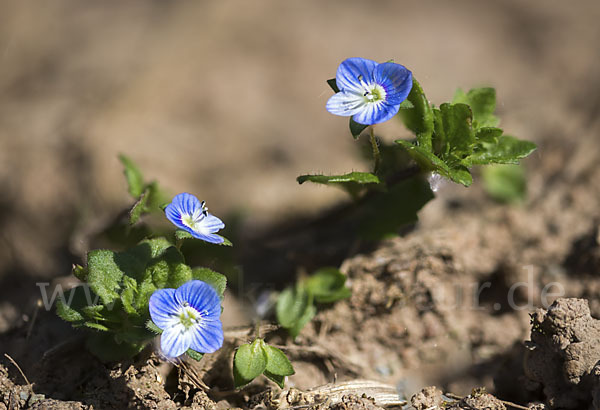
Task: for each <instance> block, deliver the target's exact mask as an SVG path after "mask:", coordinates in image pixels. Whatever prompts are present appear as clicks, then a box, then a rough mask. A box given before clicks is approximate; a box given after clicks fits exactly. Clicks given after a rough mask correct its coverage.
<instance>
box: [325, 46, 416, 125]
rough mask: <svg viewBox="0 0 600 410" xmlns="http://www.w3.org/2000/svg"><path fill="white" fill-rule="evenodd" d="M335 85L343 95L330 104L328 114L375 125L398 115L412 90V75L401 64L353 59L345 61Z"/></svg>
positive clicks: (338, 72)
mask: <svg viewBox="0 0 600 410" xmlns="http://www.w3.org/2000/svg"><path fill="white" fill-rule="evenodd" d="M335 82H336V84H337V86H338V88H339V90H340V92H338V93H336V94H334V95H333V96H332V97H331V98H330V99H329V101H327V106H326V108H327V111H329V112H330V113H332V114H335V115H341V116H344V117H349V116H352V119H353V120H354V121H355V122H357V123H359V124H363V125H372V124H378V123H380V122H384V121H387V120H389V119H390V118H392V117H393V116H394V115H396V113H397V112H398V110H399V109H400V103H402V101H404V100H405V99H406V97H408V93H410V90H411V88H412V73H411V72H410V71H409V70H408V69H407V68H406V67H404V66H402V65H400V64H396V63H381V64H379V63H377V62H376V61H373V60H367V59H365V58H358V57H354V58H348V59H347V60H344V61H342V63H341V64H340V66H339V67H338V69H337V73H336V75H335Z"/></svg>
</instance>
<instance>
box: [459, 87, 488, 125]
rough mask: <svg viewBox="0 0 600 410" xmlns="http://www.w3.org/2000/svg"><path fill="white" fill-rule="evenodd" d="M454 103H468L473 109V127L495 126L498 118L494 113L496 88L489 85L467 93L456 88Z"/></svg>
mask: <svg viewBox="0 0 600 410" xmlns="http://www.w3.org/2000/svg"><path fill="white" fill-rule="evenodd" d="M452 102H453V103H454V104H456V103H462V104H467V105H469V106H470V107H471V110H472V111H473V128H474V129H479V128H482V127H495V126H496V125H498V118H496V116H495V115H494V111H495V110H496V90H494V89H493V88H489V87H483V88H473V89H471V90H469V92H468V93H466V94H465V92H464V91H463V90H461V89H460V88H459V89H458V90H456V94H454V99H453V100H452Z"/></svg>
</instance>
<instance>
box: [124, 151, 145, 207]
mask: <svg viewBox="0 0 600 410" xmlns="http://www.w3.org/2000/svg"><path fill="white" fill-rule="evenodd" d="M119 160H121V163H122V164H123V166H124V167H125V168H124V170H123V173H124V174H125V178H126V179H127V185H128V186H129V194H130V195H131V196H132V197H134V198H138V197H139V196H140V195H142V192H144V177H143V176H142V173H141V171H140V170H139V168H138V167H137V166H136V165H135V163H134V162H133V161H132V160H131V159H130V158H129V157H127V156H125V155H123V154H121V155H119Z"/></svg>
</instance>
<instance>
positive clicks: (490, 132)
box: [475, 127, 503, 144]
mask: <svg viewBox="0 0 600 410" xmlns="http://www.w3.org/2000/svg"><path fill="white" fill-rule="evenodd" d="M502 132H503V131H502V129H501V128H495V127H483V128H479V129H478V130H477V132H476V133H475V139H476V140H477V142H479V143H482V142H485V143H488V144H497V143H498V138H500V136H501V135H502Z"/></svg>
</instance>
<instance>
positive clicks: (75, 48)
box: [0, 0, 600, 330]
mask: <svg viewBox="0 0 600 410" xmlns="http://www.w3.org/2000/svg"><path fill="white" fill-rule="evenodd" d="M598 21H600V3H598V1H597V0H573V1H569V2H566V1H564V0H527V1H524V0H487V1H481V0H453V1H442V0H415V1H399V0H394V1H392V0H387V1H386V0H380V1H370V2H366V1H351V0H343V1H342V0H335V1H306V0H303V1H299V0H297V1H285V2H284V1H273V0H271V1H265V0H254V1H243V0H232V1H212V2H209V1H195V2H178V1H127V2H122V1H102V2H81V1H71V0H60V1H59V0H56V1H52V2H41V1H9V0H4V1H2V2H0V193H1V194H0V304H2V306H0V312H2V315H3V317H1V318H0V329H2V330H6V326H9V323H12V324H14V323H15V322H14V321H15V318H18V317H19V315H20V313H21V309H22V308H23V305H21V306H19V303H17V299H18V297H17V296H15V295H19V294H20V293H19V292H20V290H21V291H23V290H24V289H25V288H26V287H27V288H30V287H31V284H32V283H34V282H35V281H36V280H49V279H51V278H53V277H56V276H59V275H66V274H68V273H69V271H70V266H71V264H72V263H73V262H80V261H79V260H73V259H74V253H73V249H72V242H70V241H71V240H72V237H73V234H74V232H77V231H80V230H85V229H87V228H88V227H90V226H93V225H94V224H98V223H101V222H98V221H106V220H107V219H110V218H112V217H114V216H115V215H116V214H118V213H119V212H120V211H121V210H122V209H124V208H125V207H127V206H129V205H130V204H131V203H132V200H131V198H130V197H129V196H128V194H127V192H126V184H125V180H124V178H123V175H122V167H121V164H120V163H119V161H118V158H117V155H118V154H119V153H124V154H126V155H128V156H129V157H131V158H132V159H133V160H134V161H135V162H136V163H137V164H138V165H139V166H140V168H141V169H142V170H143V171H144V173H145V175H146V176H147V177H148V178H149V179H155V180H157V181H158V182H159V183H160V184H161V186H162V187H163V188H165V189H166V190H168V191H170V192H171V193H173V194H174V193H177V192H182V191H188V192H191V193H194V194H195V195H197V196H198V197H199V198H201V199H204V200H206V201H207V203H208V206H209V208H210V210H211V212H213V213H215V214H216V215H219V216H225V215H228V214H231V213H234V212H238V213H243V214H244V215H245V218H244V226H245V227H246V228H247V229H253V228H256V227H261V226H266V225H268V224H272V223H275V222H277V221H283V220H286V219H287V218H290V217H292V216H294V215H307V214H315V213H316V212H318V211H319V210H321V209H323V208H324V207H327V206H328V205H330V204H333V203H335V202H336V201H339V200H340V199H341V198H344V195H343V193H341V192H338V191H336V190H335V189H328V188H325V187H319V186H308V185H302V186H300V185H298V184H297V183H296V182H295V177H296V176H297V175H300V174H304V173H314V172H322V173H326V174H329V173H332V174H333V173H340V172H349V171H351V170H366V169H367V168H368V165H367V164H365V163H363V162H361V160H360V159H359V155H358V150H357V149H356V142H354V141H353V139H352V138H351V136H350V134H349V132H348V129H347V119H346V118H340V117H335V116H333V115H330V114H329V113H328V112H327V111H326V110H325V103H326V101H327V99H328V98H329V96H330V95H331V90H330V89H329V87H328V86H327V84H326V82H325V80H327V79H329V78H332V77H334V76H335V71H336V69H337V66H338V65H339V63H340V62H341V61H342V60H344V59H345V58H347V57H354V56H356V57H365V58H370V59H374V60H378V61H385V60H389V59H394V61H395V62H397V63H400V64H403V65H405V66H407V67H408V68H409V69H411V70H412V71H413V73H414V75H415V77H416V78H417V79H418V80H419V82H420V83H421V85H422V86H423V88H424V90H425V92H426V93H427V95H428V97H429V99H430V100H431V102H432V103H434V104H440V103H442V102H444V101H447V100H449V99H451V98H452V95H453V94H454V92H455V90H456V88H457V87H461V88H464V89H469V88H472V87H476V86H481V85H489V86H493V87H495V88H496V89H497V94H498V101H499V103H498V112H499V116H500V118H501V120H502V123H501V126H502V127H503V128H504V129H505V131H506V132H508V133H509V134H513V135H516V136H518V137H520V138H525V139H529V140H532V141H535V142H536V143H538V144H539V146H540V149H539V150H538V151H537V153H536V154H534V155H536V156H538V157H539V156H543V155H544V146H545V144H550V143H552V142H551V141H556V140H557V139H558V140H562V141H563V143H564V144H565V146H566V147H569V146H575V145H577V144H579V143H580V141H583V140H589V141H594V142H597V137H598V129H599V128H600V127H598V120H597V118H598V111H599V106H600V99H599V96H600V93H599V91H600V77H599V75H598V74H599V68H600V47H599V46H598V41H599V40H600V27H599V26H598V23H597V22H598ZM378 132H379V133H380V134H381V135H382V136H385V138H389V139H390V140H392V139H393V138H398V137H402V136H406V135H407V133H406V132H405V131H404V130H403V129H402V127H401V126H399V125H398V124H396V123H394V122H393V121H392V122H390V123H387V124H385V125H383V126H381V127H380V128H379V131H378ZM549 141H550V142H549ZM549 160H551V159H549ZM555 166H556V170H557V172H560V169H561V166H563V164H560V163H557V164H555ZM476 184H477V181H476ZM531 184H532V188H531V189H535V184H538V185H540V184H543V181H540V180H535V178H533V179H532V181H531ZM451 189H454V190H462V189H463V188H461V187H453V188H451ZM426 222H427V221H425V223H426ZM34 289H35V288H34ZM26 293H29V294H32V296H35V295H34V293H35V292H33V293H31V292H30V291H27V292H26ZM3 326H4V328H3Z"/></svg>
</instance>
